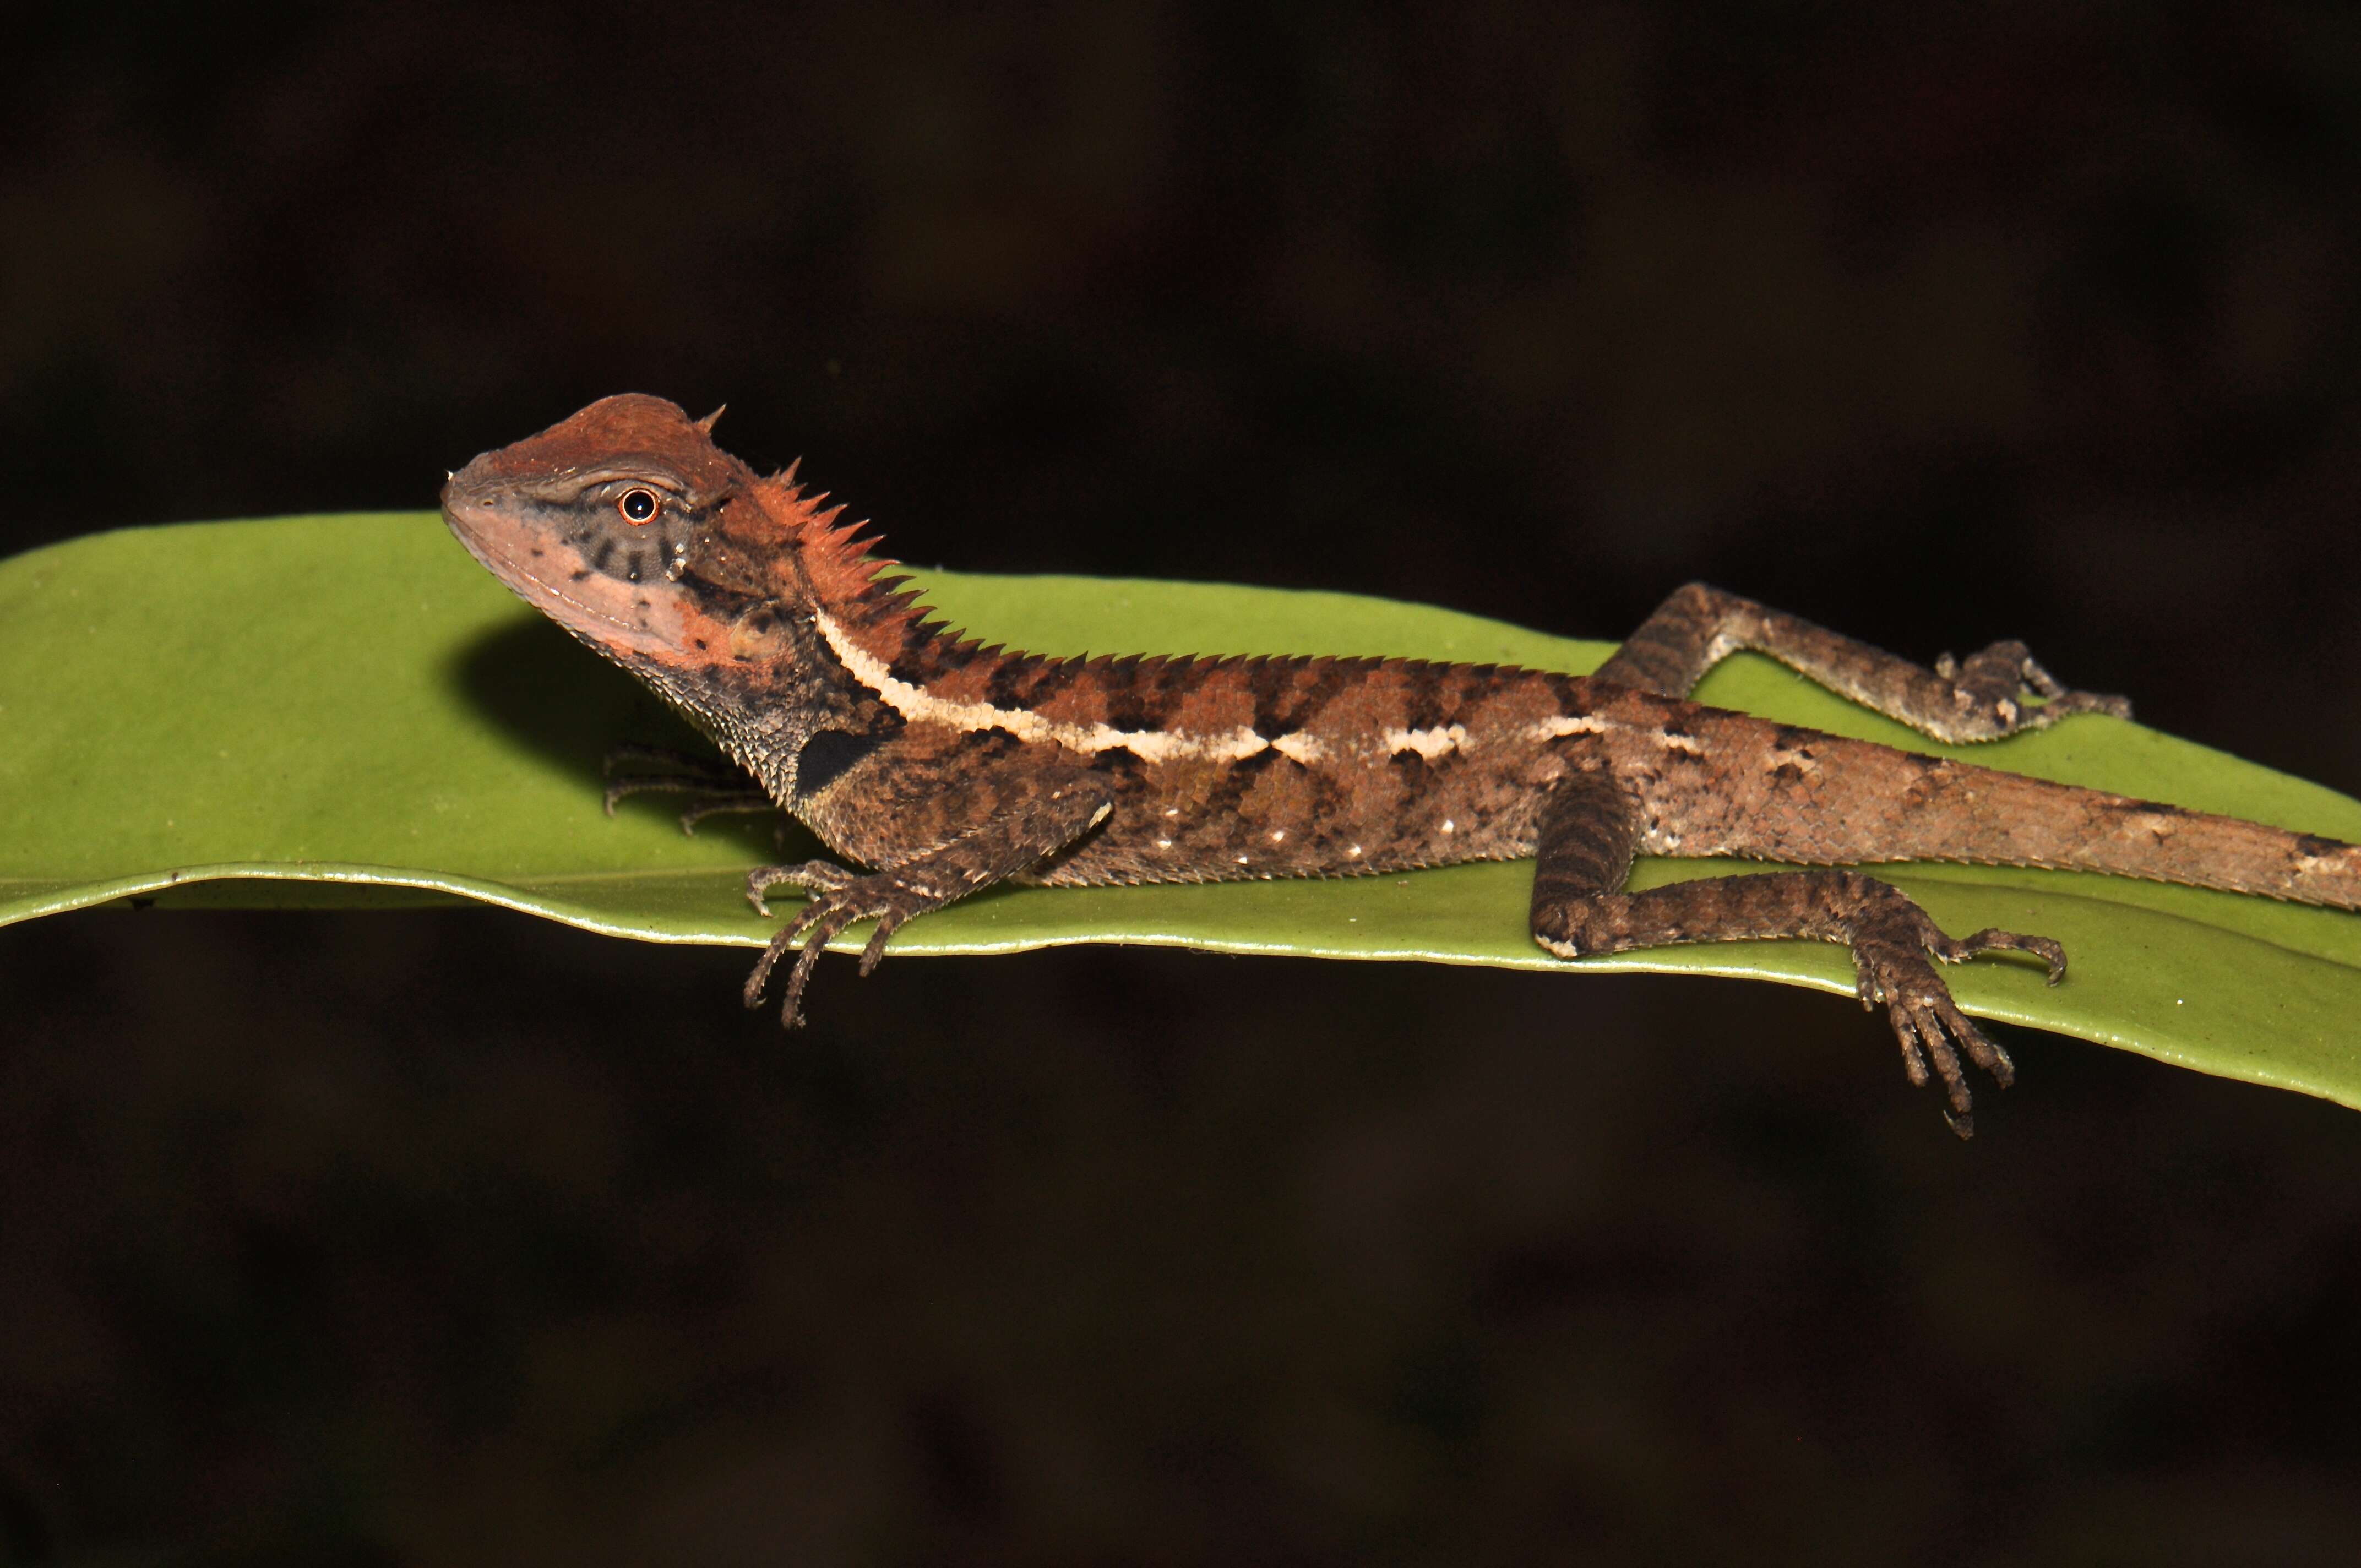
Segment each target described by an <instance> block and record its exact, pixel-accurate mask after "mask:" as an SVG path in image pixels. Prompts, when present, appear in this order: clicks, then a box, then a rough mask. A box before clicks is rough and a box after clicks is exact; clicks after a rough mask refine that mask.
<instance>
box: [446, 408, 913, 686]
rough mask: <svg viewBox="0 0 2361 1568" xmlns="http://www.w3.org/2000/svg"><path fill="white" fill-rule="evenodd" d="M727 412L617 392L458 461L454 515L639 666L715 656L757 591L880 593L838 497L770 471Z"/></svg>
mask: <svg viewBox="0 0 2361 1568" xmlns="http://www.w3.org/2000/svg"><path fill="white" fill-rule="evenodd" d="M712 423H713V419H712V418H711V417H708V418H707V419H704V420H692V419H690V418H689V417H688V416H687V415H686V413H684V412H683V411H681V409H680V407H679V405H678V404H676V403H670V402H666V401H665V400H664V399H662V398H652V397H646V396H643V395H641V394H638V393H627V394H625V395H623V396H621V397H614V398H602V399H600V400H598V402H595V403H592V404H591V405H590V406H589V407H588V408H587V409H584V410H583V411H581V412H579V413H577V414H576V415H574V416H573V417H572V418H571V419H567V420H565V421H562V422H559V423H557V424H554V425H552V426H550V427H549V428H548V429H547V430H544V431H543V432H542V433H540V434H538V435H533V436H528V437H526V438H525V439H524V440H522V441H520V442H518V443H516V444H514V445H512V446H504V447H501V448H500V450H499V451H497V452H487V453H485V454H484V455H482V456H480V457H478V458H477V459H476V460H475V461H474V462H472V463H470V464H468V465H467V466H466V467H465V468H463V469H461V470H460V471H459V472H458V473H456V474H454V475H453V476H452V477H451V481H450V483H449V484H447V485H445V487H444V488H443V515H444V519H445V521H447V522H449V524H450V525H451V532H454V533H456V534H457V535H458V536H459V540H460V543H463V544H465V545H467V549H468V551H469V553H470V554H473V555H474V556H475V557H476V559H477V560H478V561H481V562H482V563H483V564H484V565H486V566H488V567H489V568H491V570H492V572H493V574H494V575H495V576H498V577H499V578H500V580H501V581H502V582H504V583H506V584H508V586H509V587H511V588H513V589H515V590H516V592H517V593H518V594H519V595H521V596H522V598H524V599H525V600H526V601H527V602H528V603H531V604H532V605H533V606H534V607H535V608H536V609H541V610H543V611H544V612H545V613H546V614H548V615H549V616H550V617H551V618H552V619H553V620H556V621H557V622H558V623H559V624H561V625H563V626H564V627H566V630H569V631H572V632H573V633H574V634H575V635H576V636H577V637H580V638H581V639H582V640H583V641H587V642H589V643H591V644H592V645H594V646H596V647H598V649H599V650H600V651H601V652H605V653H607V654H609V656H610V657H612V658H615V659H617V660H619V661H620V662H622V663H626V664H631V665H633V666H635V667H643V666H645V665H647V664H649V663H655V664H663V665H675V666H678V665H684V664H699V663H708V662H709V661H710V660H711V659H712V658H714V657H716V656H718V655H719V653H720V652H721V651H723V650H725V649H727V648H729V647H730V641H731V633H732V629H733V627H735V628H737V640H738V641H740V642H741V643H742V642H743V641H744V640H745V629H744V628H743V627H742V626H741V625H739V623H740V622H741V620H742V619H743V618H744V617H745V615H746V614H747V612H749V611H750V610H751V609H753V608H754V607H756V606H763V607H766V608H767V609H768V611H769V612H770V615H771V617H772V618H773V619H775V618H776V616H777V614H778V612H779V611H781V610H785V612H787V613H788V614H790V615H792V614H793V613H794V612H795V611H796V609H807V608H810V607H812V606H814V605H816V604H820V603H827V602H832V601H834V600H836V599H838V598H861V597H862V596H864V595H866V594H867V592H868V591H869V579H870V576H871V575H872V574H873V572H874V571H875V569H876V567H877V565H879V564H880V563H877V562H875V561H873V560H870V559H867V558H866V557H865V555H864V554H863V552H862V548H861V547H860V546H859V545H858V544H857V543H852V542H851V540H850V539H849V538H848V537H847V536H848V535H849V534H850V532H851V530H849V529H844V528H839V527H837V526H835V522H834V520H835V517H836V512H835V510H833V509H831V510H826V511H823V510H819V509H818V507H817V506H815V505H814V504H813V502H811V501H809V500H807V499H804V497H803V496H802V494H801V493H800V492H799V491H798V490H797V489H796V487H795V485H794V484H793V482H792V481H791V479H790V478H789V477H787V476H784V475H783V476H780V477H776V478H770V479H765V478H763V477H759V476H757V475H756V474H755V473H754V472H753V471H752V469H750V468H748V467H747V466H746V465H744V464H743V463H741V462H740V461H739V460H738V459H737V458H735V457H732V456H730V455H729V454H728V453H726V452H724V451H722V450H721V449H720V448H719V446H716V445H715V444H713V438H712V435H711V434H710V431H711V428H712ZM740 651H741V652H746V650H745V649H743V648H742V647H741V650H740Z"/></svg>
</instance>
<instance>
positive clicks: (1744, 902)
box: [1532, 773, 2066, 1137]
mask: <svg viewBox="0 0 2361 1568" xmlns="http://www.w3.org/2000/svg"><path fill="white" fill-rule="evenodd" d="M1640 836H1641V820H1640V813H1639V811H1638V809H1637V807H1636V806H1634V805H1633V803H1632V802H1631V799H1630V797H1629V796H1627V795H1625V794H1624V793H1623V791H1622V790H1621V789H1620V787H1619V786H1618V785H1617V784H1615V783H1614V781H1613V780H1612V779H1610V778H1609V777H1608V776H1607V775H1606V774H1604V773H1570V774H1568V775H1567V776H1565V778H1563V779H1561V780H1560V781H1558V783H1557V784H1554V785H1553V786H1552V787H1551V790H1550V794H1549V797H1548V799H1547V801H1546V802H1545V803H1544V805H1543V813H1542V831H1541V841H1540V845H1539V850H1538V853H1537V857H1536V863H1535V866H1534V873H1533V904H1532V933H1533V940H1534V941H1536V942H1538V943H1540V944H1541V945H1542V947H1543V948H1546V949H1547V950H1549V951H1550V952H1553V953H1555V954H1556V955H1557V956H1558V957H1560V958H1567V959H1573V958H1581V957H1583V956H1584V955H1586V954H1588V953H1620V952H1629V951H1631V949H1633V948H1659V947H1670V946H1673V945H1675V944H1678V943H1686V942H1735V941H1750V940H1760V939H1763V938H1778V937H1805V938H1815V939H1817V940H1820V941H1831V942H1843V943H1845V944H1846V945H1847V946H1848V947H1850V948H1851V950H1852V959H1853V969H1854V973H1855V976H1856V981H1855V989H1856V991H1857V992H1858V993H1859V995H1860V997H1861V1005H1862V1006H1863V1007H1872V1006H1873V1005H1874V1004H1875V1003H1878V1002H1883V1003H1885V1010H1886V1017H1887V1019H1888V1020H1889V1021H1890V1022H1891V1023H1892V1025H1893V1026H1894V1037H1895V1039H1896V1040H1897V1041H1898V1042H1899V1043H1900V1045H1901V1047H1902V1067H1903V1070H1904V1072H1905V1073H1906V1074H1908V1076H1909V1079H1910V1081H1911V1082H1912V1083H1913V1084H1916V1085H1920V1086H1924V1085H1925V1084H1926V1082H1927V1077H1928V1071H1927V1069H1928V1065H1929V1063H1930V1062H1931V1063H1932V1065H1933V1069H1934V1075H1935V1076H1937V1077H1939V1078H1940V1079H1941V1080H1943V1086H1944V1090H1945V1091H1946V1094H1947V1097H1948V1098H1949V1102H1950V1109H1949V1111H1948V1112H1947V1113H1946V1120H1948V1121H1949V1123H1950V1124H1951V1127H1952V1130H1953V1131H1955V1132H1957V1133H1958V1134H1959V1135H1960V1136H1961V1137H1968V1136H1971V1135H1972V1134H1973V1132H1974V1130H1975V1124H1974V1121H1973V1118H1972V1116H1971V1110H1972V1107H1973V1097H1972V1096H1971V1094H1970V1092H1969V1090H1968V1081H1967V1073H1966V1071H1965V1070H1964V1069H1962V1068H1961V1067H1960V1051H1961V1050H1964V1051H1965V1052H1966V1053H1967V1055H1968V1058H1969V1059H1970V1060H1971V1061H1973V1062H1974V1063H1975V1064H1976V1065H1977V1066H1978V1067H1981V1068H1982V1069H1984V1070H1985V1071H1987V1072H1989V1073H1991V1074H1992V1075H1993V1078H1994V1079H1995V1080H1998V1081H1999V1083H2000V1084H2001V1086H2002V1087H2003V1088H2006V1087H2007V1086H2008V1084H2009V1082H2010V1081H2011V1080H2012V1079H2014V1077H2015V1068H2014V1067H2013V1066H2012V1065H2011V1063H2010V1061H2009V1059H2008V1053H2007V1052H2005V1051H2004V1050H2002V1049H2001V1048H2000V1047H1998V1046H1995V1045H1993V1043H1992V1042H1991V1041H1990V1040H1988V1039H1986V1038H1985V1037H1984V1036H1983V1033H1982V1031H1981V1030H1979V1029H1978V1028H1977V1027H1976V1026H1975V1025H1973V1024H1972V1023H1971V1022H1969V1020H1968V1017H1967V1015H1966V1014H1963V1013H1961V1012H1960V1009H1959V1005H1958V1004H1957V1003H1955V1002H1953V1001H1952V999H1951V991H1950V988H1949V986H1947V985H1945V984H1944V983H1943V979H1942V976H1941V975H1939V974H1938V973H1937V972H1936V970H1935V967H1934V965H1933V964H1932V963H1930V962H1929V961H1928V959H1930V958H1933V959H1940V960H1941V961H1943V962H1945V963H1960V962H1964V961H1965V960H1967V959H1971V958H1973V957H1975V956H1976V955H1977V954H1979V953H1987V952H1999V951H2015V952H2026V953H2032V954H2034V955H2035V956H2037V957H2038V958H2040V959H2042V960H2043V961H2045V962H2046V963H2047V964H2048V968H2049V981H2050V983H2051V984H2053V985H2055V984H2056V983H2057V982H2058V981H2059V980H2060V979H2061V978H2063V976H2064V975H2065V973H2066V952H2065V949H2064V948H2060V947H2059V945H2058V944H2057V943H2056V942H2053V941H2051V940H2050V939H2049V938H2046V937H2026V936H2020V935H2018V934H2016V933H2015V932H2013V931H2001V930H1984V931H1979V932H1977V933H1976V934H1975V935H1974V936H1972V937H1970V938H1966V939H1965V940H1964V941H1960V940H1954V939H1953V938H1950V937H1948V936H1946V935H1945V934H1944V933H1943V930H1942V928H1941V927H1938V926H1937V925H1936V924H1935V921H1934V918H1933V917H1932V916H1929V915H1928V914H1927V912H1926V911H1925V910H1923V909H1921V908H1919V907H1918V905H1916V904H1913V903H1912V902H1911V901H1910V900H1909V898H1908V897H1907V896H1905V894H1903V893H1902V891H1901V890H1900V889H1898V888H1895V887H1894V886H1892V885H1890V884H1888V883H1882V882H1879V881H1877V880H1876V879H1875V878H1873V877H1867V876H1863V875H1861V873H1860V872H1848V871H1807V872H1760V873H1756V874H1753V875H1747V876H1726V877H1709V878H1706V879H1703V880H1701V881H1697V882H1684V883H1674V884H1672V885H1671V886H1669V887H1658V888H1650V889H1649V890H1647V891H1646V892H1644V893H1625V892H1622V891H1620V890H1621V888H1622V885H1623V882H1624V879H1625V878H1626V877H1627V876H1628V875H1629V874H1630V872H1631V860H1632V856H1633V855H1634V853H1635V852H1636V850H1637V849H1638V846H1639V842H1640Z"/></svg>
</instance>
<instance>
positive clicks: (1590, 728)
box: [1526, 713, 1607, 740]
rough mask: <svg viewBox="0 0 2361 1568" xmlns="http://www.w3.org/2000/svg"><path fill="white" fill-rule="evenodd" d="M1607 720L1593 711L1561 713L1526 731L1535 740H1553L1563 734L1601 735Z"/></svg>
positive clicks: (1605, 727)
mask: <svg viewBox="0 0 2361 1568" xmlns="http://www.w3.org/2000/svg"><path fill="white" fill-rule="evenodd" d="M1606 732H1607V720H1605V719H1603V718H1599V717H1598V715H1597V714H1594V713H1561V714H1557V715H1555V716H1554V717H1553V718H1544V719H1543V720H1541V721H1540V722H1539V723H1537V724H1535V725H1534V726H1533V727H1532V729H1529V730H1527V731H1526V733H1527V734H1528V735H1531V736H1532V738H1533V739H1534V740H1557V739H1558V738H1559V737H1560V736H1565V735H1603V734H1605V733H1606Z"/></svg>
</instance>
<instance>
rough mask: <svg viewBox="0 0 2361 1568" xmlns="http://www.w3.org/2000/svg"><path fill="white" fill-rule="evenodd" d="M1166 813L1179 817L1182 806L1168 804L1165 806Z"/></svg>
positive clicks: (1166, 814) (1168, 815)
mask: <svg viewBox="0 0 2361 1568" xmlns="http://www.w3.org/2000/svg"><path fill="white" fill-rule="evenodd" d="M1164 815H1165V816H1167V817H1178V816H1180V807H1179V806H1166V807H1165V808H1164Z"/></svg>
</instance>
